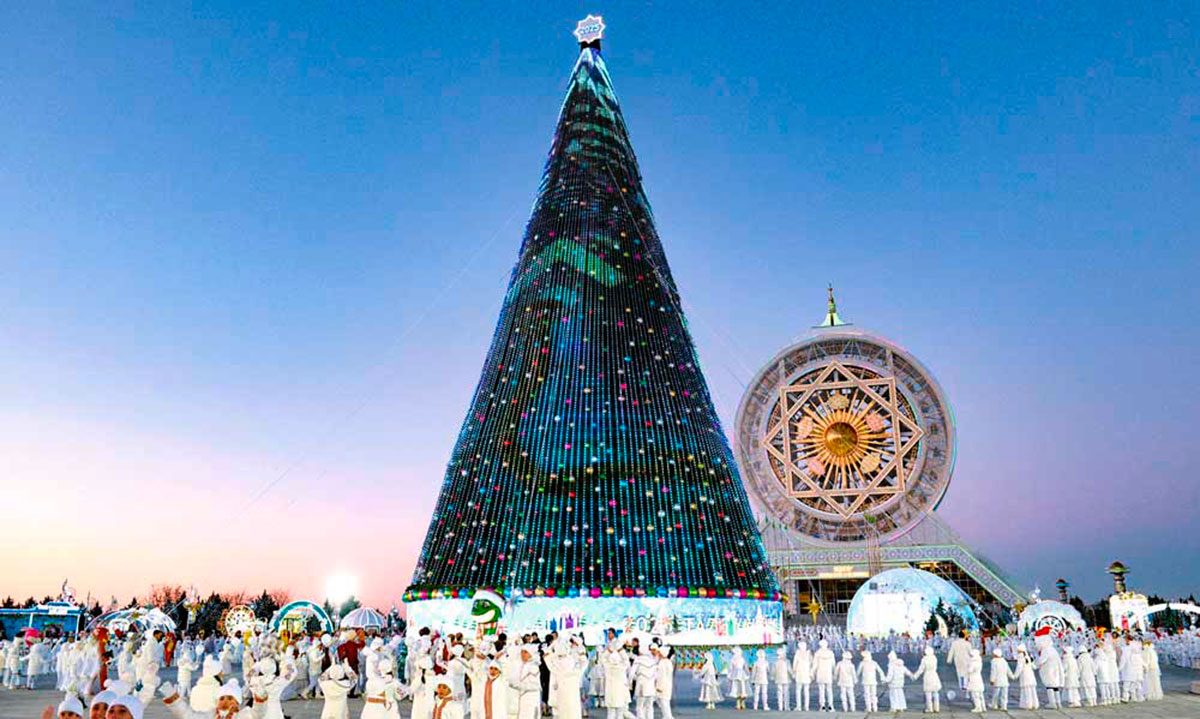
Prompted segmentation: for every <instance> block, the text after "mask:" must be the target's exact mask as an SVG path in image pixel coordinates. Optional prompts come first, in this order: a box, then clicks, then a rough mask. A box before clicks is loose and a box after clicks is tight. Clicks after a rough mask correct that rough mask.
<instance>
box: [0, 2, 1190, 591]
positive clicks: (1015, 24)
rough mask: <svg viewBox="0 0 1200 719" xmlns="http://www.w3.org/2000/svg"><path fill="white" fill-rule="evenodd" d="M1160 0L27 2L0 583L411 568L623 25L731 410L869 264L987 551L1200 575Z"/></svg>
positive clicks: (1052, 570) (696, 316)
mask: <svg viewBox="0 0 1200 719" xmlns="http://www.w3.org/2000/svg"><path fill="white" fill-rule="evenodd" d="M309 5H311V7H307V6H309ZM1128 5H1129V4H1128V3H1117V2H1089V3H1076V4H1074V6H1073V7H1071V8H1069V9H1067V8H1064V7H1062V6H1060V5H1059V4H1052V3H1031V2H1018V3H1001V2H995V3H957V4H948V3H920V4H913V5H912V6H903V5H896V4H893V3H884V4H876V5H872V4H870V3H852V4H849V5H847V4H846V3H834V2H822V3H817V2H811V3H780V4H779V5H776V6H770V5H767V4H758V3H712V4H684V3H663V2H657V3H645V2H640V3H618V2H594V3H587V4H581V3H575V2H556V3H548V2H547V3H542V2H523V3H488V4H486V5H480V6H476V5H474V4H464V3H454V2H437V3H433V2H430V3H413V2H397V1H391V2H374V1H370V0H364V2H359V3H284V2H265V1H260V2H254V1H250V2H247V1H246V0H238V1H237V2H232V1H229V2H226V1H224V0H222V1H215V2H214V1H208V0H196V1H194V2H189V3H140V2H139V3H130V2H120V1H119V0H117V1H109V2H102V3H100V2H97V3H89V2H61V3H44V2H32V3H20V2H16V3H5V4H3V7H0V27H2V28H3V31H2V32H3V36H4V45H5V51H4V52H3V53H0V88H2V89H3V94H4V97H5V98H6V103H5V110H4V112H2V113H0V137H2V138H3V140H2V141H0V394H2V396H3V401H0V483H2V485H0V486H2V489H3V494H2V496H3V507H4V509H5V510H6V514H7V519H6V520H5V521H4V522H2V523H0V556H2V557H3V572H0V595H4V594H12V595H15V596H18V597H24V596H26V595H28V594H36V595H38V596H41V595H43V594H48V593H52V592H54V591H56V590H57V587H58V585H59V583H60V582H61V581H62V579H63V577H64V576H65V577H69V578H70V580H71V583H72V584H73V585H75V587H76V588H77V589H78V590H79V592H80V594H81V595H83V594H86V593H87V592H91V593H92V595H93V596H101V597H104V598H107V597H108V595H110V594H116V595H118V596H119V597H121V598H123V599H125V598H128V597H129V596H130V595H132V594H135V593H136V594H143V593H144V592H145V590H146V589H147V587H148V586H149V585H150V583H152V582H180V583H184V584H187V583H191V582H194V583H195V584H196V585H197V586H198V587H199V588H200V589H201V590H205V591H208V590H228V589H248V590H257V589H260V588H263V587H264V586H265V587H288V588H290V589H291V590H292V592H293V594H295V595H297V596H313V597H319V596H320V595H321V594H322V587H323V586H324V582H325V578H326V577H327V576H329V575H330V574H331V573H334V572H338V571H340V572H348V573H351V574H353V575H356V576H358V577H359V579H360V594H361V595H362V596H364V597H365V598H366V599H367V600H368V601H369V602H372V603H375V604H379V605H385V606H386V605H387V604H389V603H390V602H391V601H392V600H393V598H396V597H398V595H399V594H400V592H402V591H403V589H404V587H405V585H406V584H407V583H408V581H409V579H410V578H411V571H412V567H413V565H414V562H415V559H416V552H417V551H418V549H419V545H420V542H421V540H422V538H423V534H424V530H425V527H426V525H427V522H428V520H429V515H430V513H431V511H432V507H433V503H434V501H435V499H436V495H437V491H438V488H439V486H440V483H441V479H442V471H443V468H444V466H445V462H446V461H447V459H448V458H449V454H450V450H451V447H452V444H453V442H454V438H455V434H456V432H457V430H458V428H459V425H460V423H461V421H462V417H463V413H464V412H465V411H466V408H467V403H468V401H469V398H470V394H471V392H472V390H473V389H474V386H475V383H476V381H477V379H478V373H479V370H480V366H481V363H482V361H483V357H484V353H485V351H486V348H487V345H488V343H489V341H490V339H491V333H492V329H493V326H494V323H495V320H496V317H497V314H498V312H499V307H500V301H501V298H502V295H503V292H504V287H505V284H506V281H507V277H508V273H509V271H510V269H511V267H512V263H513V261H514V259H515V256H516V251H517V248H518V246H519V242H520V237H521V232H522V228H523V226H524V222H525V219H526V218H527V215H528V212H529V209H530V205H531V203H532V201H533V197H534V192H535V190H536V187H537V181H538V177H539V173H540V172H541V166H542V161H543V159H544V156H545V152H546V150H547V148H548V147H549V143H550V138H551V134H552V132H553V128H554V122H555V118H556V115H557V112H558V108H559V105H560V103H561V101H562V93H563V91H564V89H565V86H566V80H567V75H568V73H569V71H570V69H571V66H572V64H573V63H574V60H575V57H576V47H575V44H574V41H573V39H572V37H571V36H570V31H571V29H572V28H573V27H574V21H575V20H577V19H578V18H579V17H582V16H583V15H584V14H586V13H587V12H589V11H590V12H599V13H602V14H603V15H604V17H605V19H606V21H607V23H608V25H609V31H608V38H607V39H606V40H605V46H604V47H605V56H606V58H607V61H608V65H609V69H610V71H611V73H612V76H613V80H614V82H615V84H616V88H617V92H618V94H619V96H620V99H621V103H622V106H623V108H624V111H625V115H626V119H627V122H628V124H629V128H630V132H631V134H632V137H633V142H634V147H635V149H636V151H637V153H638V156H639V159H640V161H641V166H642V170H643V173H644V176H645V183H646V189H647V192H648V194H649V197H650V200H651V202H652V203H653V204H654V209H655V213H656V216H657V220H658V228H659V231H660V234H661V235H662V238H663V242H664V244H665V246H666V250H667V254H668V258H669V260H670V262H671V265H672V269H673V272H674V274H675V277H676V280H677V282H678V284H679V287H680V290H681V292H682V294H683V297H684V302H685V309H686V311H687V313H688V317H689V320H690V322H691V326H692V329H693V332H694V336H695V340H696V343H697V346H698V349H699V353H700V358H701V361H702V363H703V368H704V369H705V371H706V373H707V376H708V379H709V382H710V384H711V386H712V388H713V391H714V394H715V397H716V399H717V401H718V409H719V411H720V413H721V416H722V418H723V420H724V422H725V424H726V427H727V428H728V427H729V426H731V424H732V421H733V416H734V413H735V412H736V408H737V402H738V400H739V398H740V396H741V393H742V390H743V387H744V385H745V383H746V382H747V381H748V380H749V379H750V378H751V376H752V375H753V374H754V372H755V371H756V370H757V368H758V367H759V365H761V364H762V363H764V362H765V361H766V360H768V359H769V358H770V357H771V356H772V355H773V354H774V353H775V352H776V351H778V350H779V349H781V348H782V347H783V346H784V345H785V344H787V343H789V342H790V341H792V340H794V339H796V338H798V337H800V336H801V335H803V334H804V333H805V332H806V328H807V327H808V326H809V325H812V324H814V323H815V322H817V321H818V320H819V319H820V316H821V313H822V311H823V304H824V287H825V284H826V283H827V282H833V283H834V284H835V285H836V286H837V288H838V295H839V299H840V303H841V307H842V311H843V316H844V317H845V318H846V319H848V320H849V321H852V322H854V323H856V324H858V325H860V326H863V327H867V328H870V329H872V330H874V331H876V332H878V333H880V334H883V335H884V336H886V337H889V338H891V339H893V340H894V341H896V342H898V343H899V344H901V345H903V346H904V347H906V348H908V349H909V350H910V351H912V352H914V353H915V354H916V355H917V356H918V357H919V358H921V360H922V361H923V362H924V363H925V364H926V365H927V366H929V367H930V368H931V369H932V370H933V371H934V372H935V373H936V375H937V376H938V378H939V380H940V381H941V383H942V385H943V386H944V388H945V389H946V391H947V392H948V394H949V397H950V401H951V403H952V405H953V407H954V410H955V413H956V416H957V418H958V428H959V445H958V464H957V471H956V474H955V479H954V481H953V482H952V483H951V486H950V490H949V492H948V494H947V496H946V499H945V501H944V503H943V505H942V513H943V515H944V516H945V517H947V518H948V519H949V520H950V521H951V522H952V524H953V525H954V526H955V528H956V529H957V530H958V531H959V532H960V533H961V534H962V535H963V537H964V538H966V539H967V540H968V541H969V542H970V543H972V544H973V545H975V546H976V547H978V548H979V549H980V550H981V551H982V552H983V553H985V554H987V555H989V556H990V557H992V558H993V559H995V560H996V561H997V562H999V563H1000V564H1001V565H1002V566H1004V567H1005V568H1006V569H1007V570H1008V571H1009V572H1010V573H1011V574H1012V575H1014V576H1015V577H1016V578H1017V580H1018V581H1019V583H1021V584H1022V585H1023V586H1026V587H1032V586H1033V584H1034V583H1035V582H1038V583H1040V584H1041V586H1042V587H1043V588H1049V587H1050V585H1051V583H1052V582H1053V581H1054V579H1055V578H1057V577H1058V576H1060V575H1061V576H1065V577H1067V578H1068V579H1070V580H1072V581H1073V582H1074V583H1075V584H1076V586H1077V588H1078V589H1079V590H1080V591H1081V593H1082V594H1083V595H1084V596H1085V597H1086V598H1089V599H1095V598H1098V597H1099V596H1100V595H1101V593H1102V592H1104V591H1105V590H1106V589H1107V588H1108V587H1110V586H1111V584H1110V581H1109V579H1108V577H1107V576H1106V575H1105V574H1104V568H1105V566H1106V565H1107V563H1108V562H1109V561H1111V560H1113V559H1117V558H1120V559H1122V560H1124V561H1125V562H1126V563H1127V564H1129V565H1130V566H1131V568H1132V575H1131V583H1132V584H1133V585H1134V586H1135V587H1137V588H1142V589H1147V590H1152V591H1157V592H1159V593H1164V594H1180V593H1183V594H1186V593H1189V592H1194V591H1198V590H1200V586H1198V585H1200V574H1198V573H1197V572H1196V570H1195V567H1196V566H1197V562H1200V535H1198V534H1197V532H1196V531H1195V527H1196V512H1197V509H1196V508H1197V506H1200V483H1198V482H1197V480H1196V478H1195V472H1196V467H1197V466H1198V464H1200V449H1198V448H1197V442H1196V429H1195V426H1194V425H1193V420H1195V419H1196V418H1197V414H1198V410H1200V388H1198V383H1197V368H1198V367H1200V361H1198V359H1197V358H1200V332H1198V331H1197V329H1196V327H1197V314H1198V313H1200V290H1198V289H1197V285H1198V284H1200V283H1198V282H1197V271H1198V270H1200V240H1198V237H1200V189H1198V188H1200V182H1198V179H1200V52H1198V49H1200V47H1198V39H1197V33H1200V10H1198V8H1197V5H1196V3H1194V2H1179V3H1168V2H1161V3H1159V2H1155V3H1135V4H1134V7H1132V8H1130V7H1127V6H1128ZM301 6H305V7H301ZM851 6H852V7H851ZM484 8H486V9H484Z"/></svg>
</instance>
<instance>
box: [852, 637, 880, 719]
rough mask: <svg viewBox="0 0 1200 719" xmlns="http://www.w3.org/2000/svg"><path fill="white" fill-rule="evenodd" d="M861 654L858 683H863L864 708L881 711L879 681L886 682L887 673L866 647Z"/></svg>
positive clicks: (870, 710) (869, 710)
mask: <svg viewBox="0 0 1200 719" xmlns="http://www.w3.org/2000/svg"><path fill="white" fill-rule="evenodd" d="M859 656H860V657H861V660H860V661H859V662H858V683H859V684H861V685H862V694H863V710H865V711H868V712H877V711H879V694H878V691H879V681H880V680H883V681H885V682H886V681H887V673H886V672H884V671H883V668H882V667H880V666H879V663H878V662H876V661H875V659H874V658H872V657H871V652H869V651H867V650H866V649H864V650H863V651H862V652H861V654H860V655H859Z"/></svg>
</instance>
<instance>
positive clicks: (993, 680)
mask: <svg viewBox="0 0 1200 719" xmlns="http://www.w3.org/2000/svg"><path fill="white" fill-rule="evenodd" d="M989 669H990V671H989V673H988V683H989V684H991V685H992V708H993V709H999V710H1000V711H1004V712H1006V711H1008V681H1009V679H1010V678H1011V676H1012V675H1011V673H1010V672H1011V671H1012V670H1011V669H1010V668H1009V666H1008V660H1007V659H1005V658H1004V652H1002V651H1000V649H999V648H998V647H997V648H996V649H993V650H992V664H991V667H989Z"/></svg>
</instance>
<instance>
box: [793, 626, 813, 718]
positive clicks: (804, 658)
mask: <svg viewBox="0 0 1200 719" xmlns="http://www.w3.org/2000/svg"><path fill="white" fill-rule="evenodd" d="M792 679H794V680H795V681H796V709H797V711H808V697H809V694H811V693H812V653H811V652H810V651H809V650H808V642H806V641H803V640H801V641H799V642H797V643H796V653H795V654H793V655H792Z"/></svg>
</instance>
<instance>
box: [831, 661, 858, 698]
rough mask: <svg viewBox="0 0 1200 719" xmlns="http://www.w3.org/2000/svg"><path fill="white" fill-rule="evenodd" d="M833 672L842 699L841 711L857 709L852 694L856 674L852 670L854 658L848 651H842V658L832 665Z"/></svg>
mask: <svg viewBox="0 0 1200 719" xmlns="http://www.w3.org/2000/svg"><path fill="white" fill-rule="evenodd" d="M833 674H834V680H835V681H836V682H837V687H838V694H839V696H840V697H841V700H842V711H844V712H852V711H857V706H858V701H857V699H856V698H855V696H854V684H855V680H856V679H857V678H858V675H857V674H856V672H855V670H854V659H853V658H852V657H851V654H850V652H842V660H841V661H840V662H838V663H837V664H836V665H835V666H834V671H833Z"/></svg>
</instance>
